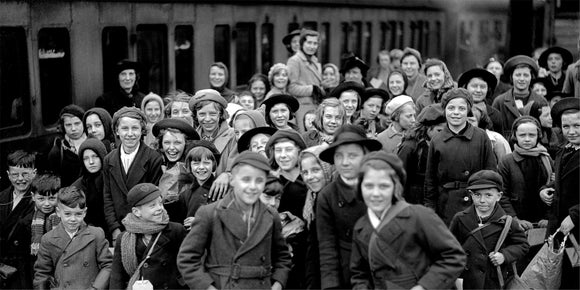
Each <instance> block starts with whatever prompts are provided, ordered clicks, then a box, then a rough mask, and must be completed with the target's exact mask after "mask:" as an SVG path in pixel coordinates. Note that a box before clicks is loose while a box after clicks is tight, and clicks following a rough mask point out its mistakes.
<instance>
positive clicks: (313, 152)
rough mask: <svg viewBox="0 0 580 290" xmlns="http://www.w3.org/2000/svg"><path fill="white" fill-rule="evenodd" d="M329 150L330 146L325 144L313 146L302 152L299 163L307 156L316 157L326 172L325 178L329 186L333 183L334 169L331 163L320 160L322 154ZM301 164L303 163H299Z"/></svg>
mask: <svg viewBox="0 0 580 290" xmlns="http://www.w3.org/2000/svg"><path fill="white" fill-rule="evenodd" d="M326 148H328V144H326V143H323V144H321V145H317V146H312V147H308V148H306V149H304V150H303V151H302V152H300V156H299V157H298V160H299V162H300V161H301V160H302V159H303V158H305V157H306V156H314V157H315V158H316V160H317V161H318V164H320V166H321V167H322V171H323V172H324V177H325V178H326V184H329V183H330V182H331V181H332V173H333V168H332V165H331V164H330V163H327V162H324V161H322V160H321V159H320V152H322V151H324V150H325V149H326ZM299 164H301V162H300V163H299Z"/></svg>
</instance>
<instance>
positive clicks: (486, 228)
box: [449, 170, 530, 289]
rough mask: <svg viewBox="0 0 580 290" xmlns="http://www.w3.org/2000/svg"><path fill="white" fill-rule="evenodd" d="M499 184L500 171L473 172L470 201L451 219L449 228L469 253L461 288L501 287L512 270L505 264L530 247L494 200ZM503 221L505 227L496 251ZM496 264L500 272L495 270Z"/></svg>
mask: <svg viewBox="0 0 580 290" xmlns="http://www.w3.org/2000/svg"><path fill="white" fill-rule="evenodd" d="M502 184H503V182H502V177H501V175H499V173H497V172H495V171H492V170H481V171H478V172H476V173H474V174H473V175H472V176H471V177H470V178H469V180H468V181H467V185H468V186H467V190H468V191H469V193H470V195H471V199H472V200H473V205H471V206H470V207H469V208H467V209H466V210H464V211H461V212H459V213H457V214H455V216H454V217H453V220H452V221H451V225H450V227H449V229H450V230H451V232H452V233H453V234H454V235H455V237H456V238H457V240H458V241H459V243H461V245H462V246H463V249H464V250H465V252H467V253H469V254H468V255H467V266H466V270H465V271H464V272H463V274H462V275H461V278H463V289H503V286H504V285H501V284H502V283H505V281H508V279H509V277H508V270H510V273H509V274H510V275H511V274H513V273H511V268H510V267H509V265H510V264H511V263H513V262H516V261H517V260H519V259H521V258H523V257H524V256H525V254H526V253H527V252H528V249H529V247H530V246H529V244H528V241H527V238H526V235H525V234H524V232H523V231H522V230H521V229H520V227H519V225H518V223H516V222H511V221H512V219H511V217H508V216H507V215H506V213H505V211H504V210H503V209H502V207H501V206H500V205H499V203H498V201H499V200H500V198H501V196H502V192H501V188H502ZM506 224H507V226H508V227H509V231H508V232H507V236H506V237H505V241H504V242H503V244H501V245H500V247H499V250H498V251H496V250H495V249H497V244H498V240H500V236H501V235H502V231H503V229H504V227H505V226H506ZM486 256H487V257H488V258H484V257H486ZM498 266H499V267H501V268H500V269H501V273H498V271H497V270H496V267H498ZM500 281H502V282H500Z"/></svg>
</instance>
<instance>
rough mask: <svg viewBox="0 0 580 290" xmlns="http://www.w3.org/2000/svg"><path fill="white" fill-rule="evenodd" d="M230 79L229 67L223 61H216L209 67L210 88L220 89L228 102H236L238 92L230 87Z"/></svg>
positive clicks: (220, 92) (219, 91)
mask: <svg viewBox="0 0 580 290" xmlns="http://www.w3.org/2000/svg"><path fill="white" fill-rule="evenodd" d="M229 80H230V74H229V71H228V67H227V66H226V65H225V64H224V63H223V62H215V63H213V64H212V65H211V66H210V67H209V85H210V88H211V89H214V90H216V91H218V93H219V94H220V95H221V96H222V97H223V98H224V99H225V100H226V103H232V102H233V103H235V102H236V101H237V100H236V98H237V96H236V92H234V91H232V90H230V89H229V88H228V82H229Z"/></svg>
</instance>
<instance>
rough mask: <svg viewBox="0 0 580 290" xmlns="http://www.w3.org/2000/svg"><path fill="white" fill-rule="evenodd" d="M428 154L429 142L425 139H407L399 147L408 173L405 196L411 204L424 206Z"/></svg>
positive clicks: (399, 152) (399, 153)
mask: <svg viewBox="0 0 580 290" xmlns="http://www.w3.org/2000/svg"><path fill="white" fill-rule="evenodd" d="M428 154H429V141H427V140H424V139H423V140H420V141H417V140H416V139H406V140H404V141H403V143H401V146H400V147H399V150H398V153H397V155H398V156H399V158H401V160H402V161H403V167H404V168H405V172H407V181H406V182H405V189H404V191H403V196H404V197H405V201H407V202H409V203H413V204H423V200H424V198H425V195H424V192H425V171H426V170H427V156H428Z"/></svg>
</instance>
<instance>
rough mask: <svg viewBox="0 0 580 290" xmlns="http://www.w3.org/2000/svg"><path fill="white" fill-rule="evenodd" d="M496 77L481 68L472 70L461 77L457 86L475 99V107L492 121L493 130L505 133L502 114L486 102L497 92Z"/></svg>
mask: <svg viewBox="0 0 580 290" xmlns="http://www.w3.org/2000/svg"><path fill="white" fill-rule="evenodd" d="M496 84H497V79H496V77H495V76H494V75H493V74H492V73H490V72H489V71H487V70H484V69H481V68H474V69H470V70H468V71H466V72H464V73H462V74H461V76H459V80H457V86H458V87H460V88H464V89H467V91H468V92H469V94H471V97H472V98H473V106H474V107H477V108H479V109H480V110H481V111H482V112H485V113H486V114H487V116H489V118H490V119H491V124H490V125H491V130H493V131H495V132H500V133H501V132H503V117H502V115H501V113H500V112H499V111H498V110H496V109H495V108H494V107H492V106H491V105H490V104H488V103H486V102H485V101H486V100H487V99H489V98H490V96H491V94H492V92H494V91H495V88H496Z"/></svg>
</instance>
